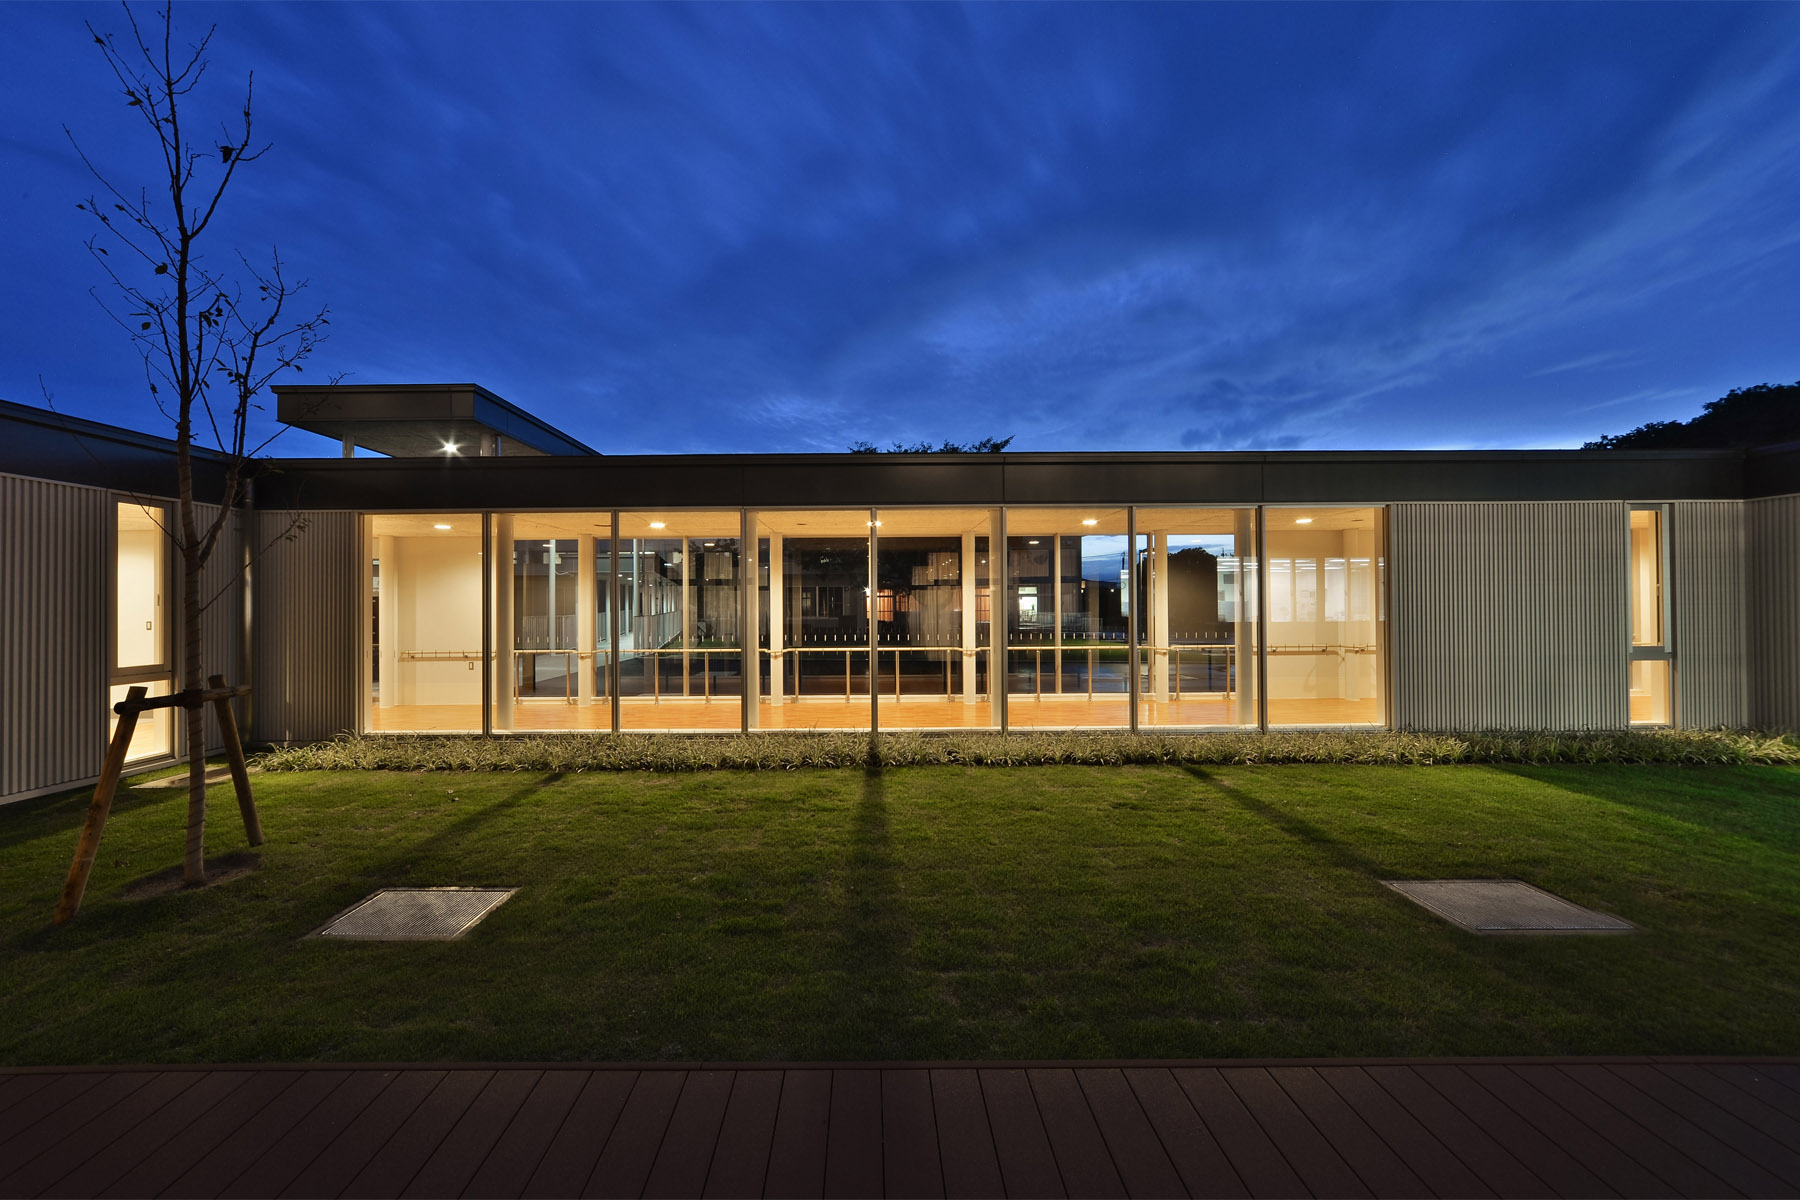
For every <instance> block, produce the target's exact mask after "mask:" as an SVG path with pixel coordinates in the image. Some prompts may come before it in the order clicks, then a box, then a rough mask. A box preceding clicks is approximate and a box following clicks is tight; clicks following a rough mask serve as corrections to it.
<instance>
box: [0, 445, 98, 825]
mask: <svg viewBox="0 0 1800 1200" xmlns="http://www.w3.org/2000/svg"><path fill="white" fill-rule="evenodd" d="M110 512H111V510H110V508H109V506H108V503H107V495H106V493H105V492H103V491H101V490H99V489H97V488H88V487H75V486H71V485H69V484H63V483H49V482H45V481H43V480H37V479H23V478H20V477H19V476H16V475H0V801H4V800H9V799H16V798H18V797H21V796H27V795H31V794H34V793H37V792H42V791H48V790H51V789H53V788H56V787H57V786H59V785H63V786H75V785H77V784H79V783H81V782H83V781H84V780H87V779H91V778H93V777H94V776H95V775H96V774H98V773H99V769H100V761H101V757H102V755H103V754H104V753H105V749H106V696H107V690H106V647H107V636H106V621H107V607H106V587H107V570H106V546H107V525H108V521H109V519H110Z"/></svg>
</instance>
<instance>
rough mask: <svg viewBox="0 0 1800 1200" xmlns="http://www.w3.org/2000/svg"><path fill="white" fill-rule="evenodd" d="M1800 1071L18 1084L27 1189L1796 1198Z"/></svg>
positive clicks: (378, 1071) (205, 1073)
mask: <svg viewBox="0 0 1800 1200" xmlns="http://www.w3.org/2000/svg"><path fill="white" fill-rule="evenodd" d="M1796 1193H1800V1060H1794V1059H1784V1060H1779V1061H1771V1060H1761V1061H1741V1060H1737V1061H1733V1060H1674V1059H1647V1058H1644V1059H1606V1060H1570V1061H1560V1062H1558V1061H1550V1060H1516V1061H1500V1060H1491V1059H1490V1060H1463V1061H1457V1060H1437V1061H1418V1060H1408V1061H1388V1062H1383V1061H1361V1062H1334V1061H1324V1062H1320V1061H1311V1062H1272V1063H1236V1062H1225V1063H1113V1064H1094V1063H1060V1064H985V1065H969V1064H956V1063H943V1064H901V1065H893V1064H882V1065H845V1066H781V1065H755V1066H741V1065H739V1066H725V1067H714V1066H706V1065H693V1066H660V1065H659V1066H646V1067H617V1066H601V1067H587V1066H566V1065H554V1066H543V1065H531V1066H525V1065H516V1066H509V1065H493V1064H487V1065H480V1064H472V1065H461V1066H407V1065H389V1066H374V1067H343V1066H330V1065H323V1066H303V1067H268V1066H235V1067H234V1066H221V1067H190V1068H182V1067H175V1068H122V1069H25V1070H15V1071H11V1072H7V1071H0V1196H21V1197H23V1196H33V1197H35V1196H168V1197H185V1196H194V1197H200V1196H469V1197H485V1196H882V1195H887V1196H995V1197H999V1196H1254V1197H1261V1196H1277V1197H1285V1196H1613V1195H1620V1196H1792V1195H1795V1194H1796Z"/></svg>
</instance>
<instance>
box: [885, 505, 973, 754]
mask: <svg viewBox="0 0 1800 1200" xmlns="http://www.w3.org/2000/svg"><path fill="white" fill-rule="evenodd" d="M875 519H876V520H877V521H879V522H880V524H879V525H878V526H876V527H875V532H876V534H877V537H876V543H875V544H876V555H875V559H876V569H875V600H874V613H875V631H876V647H877V648H876V651H875V657H876V663H875V694H876V697H877V700H876V703H877V715H878V716H879V717H880V726H881V728H883V729H993V728H997V727H998V726H999V713H998V711H997V710H996V708H995V706H994V704H993V702H992V698H991V697H990V694H989V689H988V686H987V681H988V678H989V671H990V669H991V667H992V664H991V663H990V662H989V661H987V660H988V658H989V657H990V655H989V653H988V652H987V651H986V650H985V649H984V646H985V642H984V640H983V638H982V634H983V633H984V632H985V630H984V628H983V626H984V625H985V623H986V622H985V620H984V619H983V618H984V617H985V613H984V607H985V606H984V604H983V600H984V598H985V597H984V592H985V589H986V572H985V566H986V563H985V559H986V558H987V555H988V545H989V540H988V539H989V537H990V531H991V528H992V526H993V521H994V514H992V513H991V512H990V511H989V510H987V509H982V508H965V509H958V508H934V509H892V508H888V509H882V510H880V511H879V512H877V514H876V518H875Z"/></svg>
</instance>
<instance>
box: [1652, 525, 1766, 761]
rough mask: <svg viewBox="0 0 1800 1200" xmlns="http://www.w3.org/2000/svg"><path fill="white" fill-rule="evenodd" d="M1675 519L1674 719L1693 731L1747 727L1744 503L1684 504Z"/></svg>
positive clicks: (1672, 527) (1672, 564) (1672, 535)
mask: <svg viewBox="0 0 1800 1200" xmlns="http://www.w3.org/2000/svg"><path fill="white" fill-rule="evenodd" d="M1672 507H1673V511H1672V512H1671V513H1670V519H1669V576H1670V580H1669V582H1670V586H1671V591H1670V599H1671V618H1672V619H1671V622H1670V624H1671V627H1672V629H1673V631H1674V634H1675V641H1674V651H1675V719H1676V721H1677V722H1679V723H1680V724H1681V725H1682V726H1683V727H1685V728H1688V729H1714V728H1717V727H1718V726H1721V725H1728V726H1732V727H1734V728H1737V727H1742V726H1743V725H1744V724H1746V723H1747V722H1748V721H1749V691H1748V686H1747V675H1746V669H1747V668H1746V663H1745V660H1744V503H1743V501H1741V500H1684V501H1679V502H1677V503H1676V504H1675V505H1673V506H1672Z"/></svg>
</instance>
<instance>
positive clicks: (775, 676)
mask: <svg viewBox="0 0 1800 1200" xmlns="http://www.w3.org/2000/svg"><path fill="white" fill-rule="evenodd" d="M782 579H783V575H782V570H781V535H780V534H779V533H771V534H770V535H769V703H770V704H780V703H782V702H783V697H784V695H785V690H784V689H785V688H786V687H787V683H786V677H787V662H786V660H785V659H783V658H782V656H781V651H782V648H783V647H784V646H786V644H787V639H786V638H785V637H783V636H782V635H783V634H784V633H785V632H786V631H785V630H784V629H783V627H782V626H783V624H784V622H785V619H786V614H787V598H786V596H785V595H784V594H783V592H782Z"/></svg>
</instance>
